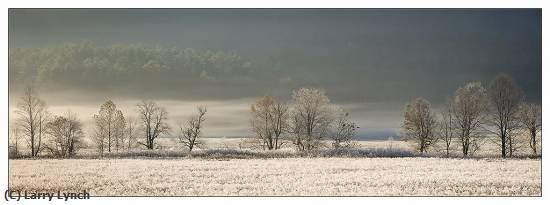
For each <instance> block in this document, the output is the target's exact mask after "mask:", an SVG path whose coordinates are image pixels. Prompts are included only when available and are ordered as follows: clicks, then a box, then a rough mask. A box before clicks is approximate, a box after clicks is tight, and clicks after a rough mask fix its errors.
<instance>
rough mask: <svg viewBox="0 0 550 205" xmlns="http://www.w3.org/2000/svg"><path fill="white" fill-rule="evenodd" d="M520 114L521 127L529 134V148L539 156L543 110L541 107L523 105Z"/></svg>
mask: <svg viewBox="0 0 550 205" xmlns="http://www.w3.org/2000/svg"><path fill="white" fill-rule="evenodd" d="M518 114H519V120H520V122H521V125H522V126H523V128H524V129H526V130H527V131H528V132H529V146H530V147H531V150H532V151H533V154H537V146H538V145H537V144H538V143H537V133H539V132H540V131H541V128H542V108H541V106H540V105H535V104H528V103H523V104H522V105H521V106H520V111H519V113H518Z"/></svg>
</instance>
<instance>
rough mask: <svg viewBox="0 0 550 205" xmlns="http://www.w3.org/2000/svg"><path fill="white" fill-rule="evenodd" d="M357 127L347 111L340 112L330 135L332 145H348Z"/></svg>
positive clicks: (350, 143)
mask: <svg viewBox="0 0 550 205" xmlns="http://www.w3.org/2000/svg"><path fill="white" fill-rule="evenodd" d="M358 128H359V127H357V125H356V124H355V122H353V121H351V119H350V115H349V113H347V112H346V113H341V114H340V116H339V117H338V118H337V119H336V123H335V126H334V130H333V132H332V134H331V135H330V138H331V140H332V147H333V148H334V149H340V148H347V147H350V146H351V145H352V140H353V139H354V138H355V135H357V129H358Z"/></svg>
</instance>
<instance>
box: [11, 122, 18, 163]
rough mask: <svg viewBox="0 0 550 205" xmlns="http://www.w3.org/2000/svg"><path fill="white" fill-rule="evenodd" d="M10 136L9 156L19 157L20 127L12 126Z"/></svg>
mask: <svg viewBox="0 0 550 205" xmlns="http://www.w3.org/2000/svg"><path fill="white" fill-rule="evenodd" d="M11 127H12V128H11V132H10V138H9V157H10V158H17V157H19V141H20V138H21V137H20V135H19V127H18V126H11Z"/></svg>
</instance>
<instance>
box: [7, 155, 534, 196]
mask: <svg viewBox="0 0 550 205" xmlns="http://www.w3.org/2000/svg"><path fill="white" fill-rule="evenodd" d="M540 177H541V167H540V160H539V159H535V160H533V159H523V160H519V159H508V160H500V159H441V158H285V159H232V160H221V161H220V160H205V159H181V158H178V159H172V160H167V159H164V160H152V159H140V160H138V159H108V160H84V159H66V160H53V159H52V160H10V175H9V179H10V181H9V186H10V188H11V189H14V190H27V191H31V190H33V191H57V190H61V191H79V190H88V191H90V192H91V193H92V194H93V195H102V196H112V195H133V196H137V195H140V196H142V195H147V196H161V195H170V196H173V195H179V196H182V195H201V196H204V195H208V196H212V195H246V196H251V195H284V196H295V195H299V196H305V195H324V196H326V195H329V196H334V195H362V196H380V195H406V196H409V195H427V196H436V195H437V196H440V195H451V196H452V195H461V196H469V195H500V196H540V195H541V178H540Z"/></svg>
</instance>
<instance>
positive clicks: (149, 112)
mask: <svg viewBox="0 0 550 205" xmlns="http://www.w3.org/2000/svg"><path fill="white" fill-rule="evenodd" d="M137 107H138V112H139V116H140V119H141V123H142V125H143V129H144V131H145V143H141V142H140V144H142V145H144V146H145V147H146V148H147V149H153V148H154V145H155V139H157V138H158V137H159V136H160V135H161V134H163V133H167V132H168V130H169V127H168V124H166V120H167V119H168V118H167V115H168V112H166V109H165V108H163V107H159V106H158V105H157V104H156V103H155V102H153V101H150V100H148V101H147V100H144V101H142V102H141V103H139V104H138V105H137Z"/></svg>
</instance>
